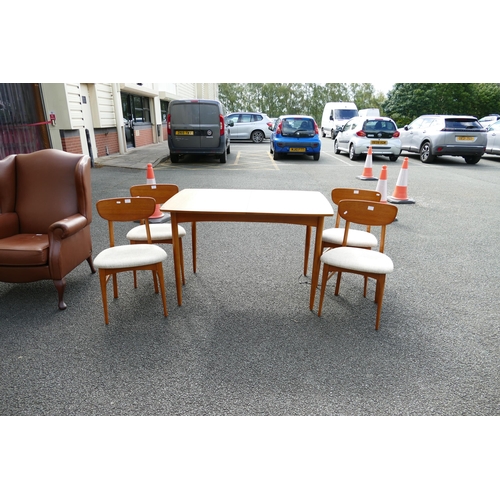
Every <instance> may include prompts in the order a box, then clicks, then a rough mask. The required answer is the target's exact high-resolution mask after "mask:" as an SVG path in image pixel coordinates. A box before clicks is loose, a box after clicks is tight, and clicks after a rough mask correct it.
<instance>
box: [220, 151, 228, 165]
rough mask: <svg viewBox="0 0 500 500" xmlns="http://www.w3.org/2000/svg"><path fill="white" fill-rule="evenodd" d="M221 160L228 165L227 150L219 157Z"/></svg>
mask: <svg viewBox="0 0 500 500" xmlns="http://www.w3.org/2000/svg"><path fill="white" fill-rule="evenodd" d="M219 160H220V162H221V163H226V161H227V149H224V153H222V154H221V155H220V156H219Z"/></svg>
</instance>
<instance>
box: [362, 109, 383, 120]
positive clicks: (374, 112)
mask: <svg viewBox="0 0 500 500" xmlns="http://www.w3.org/2000/svg"><path fill="white" fill-rule="evenodd" d="M359 116H366V117H367V118H368V117H371V118H379V117H380V109H378V108H366V109H360V110H359Z"/></svg>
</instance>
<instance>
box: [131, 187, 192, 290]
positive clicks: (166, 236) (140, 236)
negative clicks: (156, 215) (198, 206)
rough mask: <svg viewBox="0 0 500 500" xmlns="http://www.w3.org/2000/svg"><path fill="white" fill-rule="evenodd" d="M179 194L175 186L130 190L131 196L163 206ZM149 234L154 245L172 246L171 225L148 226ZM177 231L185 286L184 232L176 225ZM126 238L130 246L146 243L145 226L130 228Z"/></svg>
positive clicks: (134, 188)
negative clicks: (147, 198) (151, 200)
mask: <svg viewBox="0 0 500 500" xmlns="http://www.w3.org/2000/svg"><path fill="white" fill-rule="evenodd" d="M178 192H179V187H178V186H177V185H176V184H137V185H135V186H132V187H131V188H130V195H131V196H148V197H151V198H154V199H155V200H156V204H157V205H158V204H160V205H163V203H165V202H166V201H167V200H169V199H170V198H172V196H174V195H175V194H177V193H178ZM195 224H196V223H195V222H193V223H192V230H193V231H192V236H193V241H192V249H193V272H196V263H195V262H196V258H195V255H196V239H195V234H196V227H195ZM149 229H150V232H151V241H152V242H153V243H155V244H158V243H165V244H170V245H171V244H172V225H171V224H170V223H169V222H162V223H159V224H150V226H149ZM177 230H178V233H179V248H180V260H181V273H182V284H183V285H185V284H186V278H185V275H184V251H183V249H182V238H184V236H186V230H185V229H184V228H183V227H182V226H180V225H178V226H177ZM127 238H128V240H129V241H130V243H132V244H137V243H144V242H146V241H147V234H146V226H145V225H144V224H140V225H138V226H136V227H134V228H132V229H131V230H130V231H129V232H128V233H127ZM134 286H135V287H137V278H136V274H135V273H134Z"/></svg>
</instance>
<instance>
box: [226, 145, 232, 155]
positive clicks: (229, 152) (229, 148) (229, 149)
mask: <svg viewBox="0 0 500 500" xmlns="http://www.w3.org/2000/svg"><path fill="white" fill-rule="evenodd" d="M226 151H227V154H228V155H229V154H231V144H228V145H227V150H226Z"/></svg>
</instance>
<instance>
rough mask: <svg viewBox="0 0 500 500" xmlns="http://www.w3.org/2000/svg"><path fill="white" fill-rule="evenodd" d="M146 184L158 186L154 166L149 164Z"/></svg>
mask: <svg viewBox="0 0 500 500" xmlns="http://www.w3.org/2000/svg"><path fill="white" fill-rule="evenodd" d="M146 184H156V179H155V173H154V170H153V165H152V164H151V163H148V167H147V172H146Z"/></svg>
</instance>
